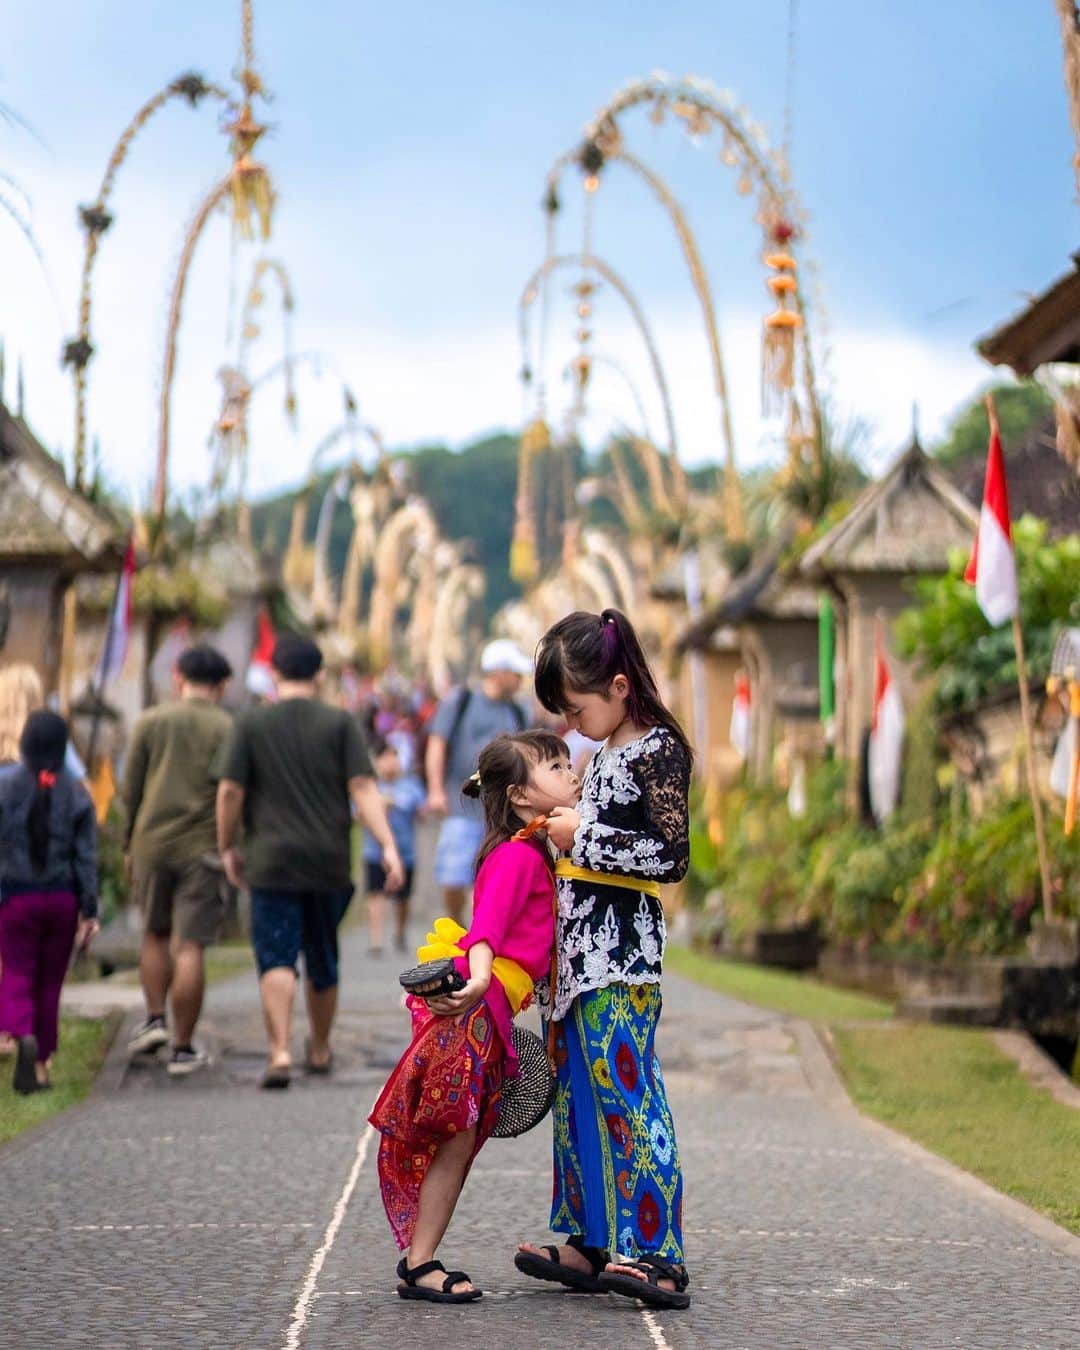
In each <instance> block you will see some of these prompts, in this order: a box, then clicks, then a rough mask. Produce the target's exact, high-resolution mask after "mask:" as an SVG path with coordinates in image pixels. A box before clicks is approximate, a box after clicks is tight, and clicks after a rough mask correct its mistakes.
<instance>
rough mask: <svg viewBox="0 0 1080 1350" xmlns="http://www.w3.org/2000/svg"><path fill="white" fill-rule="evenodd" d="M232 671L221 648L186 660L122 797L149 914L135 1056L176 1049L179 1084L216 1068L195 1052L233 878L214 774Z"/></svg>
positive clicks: (173, 1060) (131, 1045) (154, 711)
mask: <svg viewBox="0 0 1080 1350" xmlns="http://www.w3.org/2000/svg"><path fill="white" fill-rule="evenodd" d="M231 676H232V667H231V666H230V665H229V663H228V661H227V660H226V659H225V657H224V656H222V654H221V653H220V652H219V651H218V650H217V649H216V648H214V647H211V646H208V645H205V644H204V645H200V646H196V647H189V648H187V650H186V651H183V652H181V654H180V657H179V659H178V660H177V662H176V679H177V681H178V685H179V698H178V699H175V700H173V701H172V702H169V703H163V704H161V706H160V707H157V708H151V709H150V710H149V711H148V712H145V713H143V714H142V716H141V717H140V718H139V719H138V721H137V722H136V723H135V729H134V732H133V734H132V738H131V745H130V748H129V750H128V754H127V764H126V768H125V772H124V782H123V786H122V789H121V797H122V800H123V803H124V806H125V808H126V811H127V833H126V836H125V844H124V853H125V856H126V861H127V865H128V872H129V875H130V877H131V881H132V893H133V896H134V900H135V903H136V905H137V906H138V907H139V909H140V910H141V911H142V916H143V936H142V945H141V947H140V951H139V979H140V981H141V983H142V990H143V998H144V999H145V1000H146V1019H145V1021H143V1022H142V1023H141V1025H140V1026H138V1027H137V1028H136V1030H135V1032H134V1034H133V1035H132V1037H131V1039H130V1040H129V1041H128V1049H129V1050H130V1051H131V1052H132V1053H133V1054H145V1053H154V1052H156V1051H157V1050H158V1049H159V1048H160V1047H161V1046H163V1045H167V1044H168V1043H169V1039H170V1036H169V1028H168V1023H167V1020H166V1008H167V1005H168V1004H171V1006H172V1021H173V1025H172V1050H171V1052H170V1054H169V1059H168V1063H167V1064H166V1070H167V1072H168V1073H169V1074H170V1075H172V1076H173V1077H179V1076H183V1075H185V1074H190V1073H193V1072H194V1071H195V1070H196V1069H199V1068H202V1067H203V1065H205V1064H206V1063H207V1062H208V1057H207V1054H206V1052H205V1051H204V1050H202V1049H198V1048H196V1046H195V1044H194V1039H193V1038H194V1035H195V1028H196V1026H197V1024H198V1021H199V1014H200V1013H201V1011H202V1004H203V995H204V991H205V987H206V972H205V952H206V948H207V947H209V946H212V945H213V944H214V943H215V942H217V941H218V940H219V938H220V936H221V926H222V920H223V919H224V916H225V884H226V883H225V873H224V870H223V868H222V864H221V859H220V858H219V856H218V853H217V831H216V826H215V822H214V810H215V801H216V797H217V783H216V781H215V779H214V777H213V772H212V771H213V767H214V764H215V761H216V760H217V757H218V755H219V754H220V753H221V748H222V746H223V744H224V742H225V739H226V737H227V736H228V734H229V728H230V726H231V725H232V724H231V720H230V718H229V716H228V714H227V713H226V712H225V711H224V710H223V709H222V707H221V700H222V697H223V696H224V693H225V688H226V686H227V684H228V682H229V679H230V678H231Z"/></svg>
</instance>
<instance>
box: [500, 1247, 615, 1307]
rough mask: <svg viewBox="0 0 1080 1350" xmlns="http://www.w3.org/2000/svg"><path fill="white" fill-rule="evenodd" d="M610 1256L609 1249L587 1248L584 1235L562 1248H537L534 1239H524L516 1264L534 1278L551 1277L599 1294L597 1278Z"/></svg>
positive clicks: (515, 1259) (517, 1254) (579, 1289)
mask: <svg viewBox="0 0 1080 1350" xmlns="http://www.w3.org/2000/svg"><path fill="white" fill-rule="evenodd" d="M609 1259H610V1254H609V1253H608V1252H606V1251H604V1250H602V1249H601V1248H599V1247H586V1246H585V1244H584V1243H583V1242H582V1240H581V1238H577V1237H571V1238H570V1239H569V1241H567V1242H566V1243H564V1244H563V1245H562V1246H561V1247H556V1246H554V1245H550V1246H543V1247H537V1246H535V1245H534V1244H533V1243H531V1242H522V1243H520V1244H519V1246H518V1249H517V1252H516V1253H515V1255H514V1265H515V1266H516V1267H517V1268H518V1270H520V1271H521V1273H522V1274H523V1275H529V1276H531V1277H532V1279H534V1280H548V1281H550V1282H551V1283H552V1284H561V1285H564V1286H565V1287H566V1288H567V1289H576V1290H577V1291H578V1292H579V1293H584V1294H596V1293H599V1292H600V1289H601V1286H600V1282H599V1279H598V1277H599V1276H600V1275H601V1274H602V1273H603V1271H604V1270H605V1269H606V1267H607V1265H608V1261H609Z"/></svg>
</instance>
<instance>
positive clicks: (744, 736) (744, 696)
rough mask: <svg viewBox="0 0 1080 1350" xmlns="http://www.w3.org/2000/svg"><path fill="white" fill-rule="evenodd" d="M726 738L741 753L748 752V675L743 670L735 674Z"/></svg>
mask: <svg viewBox="0 0 1080 1350" xmlns="http://www.w3.org/2000/svg"><path fill="white" fill-rule="evenodd" d="M728 740H729V741H730V742H731V744H732V745H733V746H734V747H735V749H736V750H738V752H739V754H740V755H742V757H743V759H746V757H747V756H748V755H749V754H750V677H749V676H748V675H747V674H746V672H745V671H740V672H739V674H738V675H736V676H735V697H734V699H732V702H731V726H730V727H729V728H728Z"/></svg>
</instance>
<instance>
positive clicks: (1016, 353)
mask: <svg viewBox="0 0 1080 1350" xmlns="http://www.w3.org/2000/svg"><path fill="white" fill-rule="evenodd" d="M1072 256H1073V270H1072V271H1071V272H1067V273H1066V274H1065V276H1063V277H1059V278H1058V280H1057V281H1055V282H1054V284H1053V285H1052V286H1051V287H1050V288H1049V289H1048V290H1046V291H1044V292H1043V293H1042V295H1037V296H1035V297H1034V299H1033V300H1031V301H1030V302H1029V303H1028V304H1027V305H1026V306H1025V307H1024V308H1023V309H1022V310H1021V311H1020V313H1019V314H1016V315H1014V316H1013V318H1011V319H1009V320H1008V322H1006V323H1003V324H1002V325H1001V327H1000V328H996V329H995V330H994V331H993V332H992V333H987V335H986V336H985V337H983V338H980V339H979V341H978V342H977V343H976V344H975V346H976V349H977V351H978V353H979V355H980V356H982V357H983V358H984V359H985V360H987V361H989V362H990V364H991V365H992V366H1009V367H1010V368H1011V369H1012V370H1014V371H1015V372H1016V373H1017V375H1024V376H1027V375H1030V374H1031V373H1032V372H1033V371H1034V369H1035V367H1036V366H1041V365H1044V364H1045V363H1046V362H1048V361H1070V362H1074V363H1075V362H1080V251H1078V252H1076V253H1074V254H1073V255H1072Z"/></svg>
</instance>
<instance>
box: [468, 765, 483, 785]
mask: <svg viewBox="0 0 1080 1350" xmlns="http://www.w3.org/2000/svg"><path fill="white" fill-rule="evenodd" d="M469 782H470V783H475V784H476V786H477V787H483V786H484V785H483V783H481V781H480V770H479V769H477V771H476V772H475V773H471V774H469Z"/></svg>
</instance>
